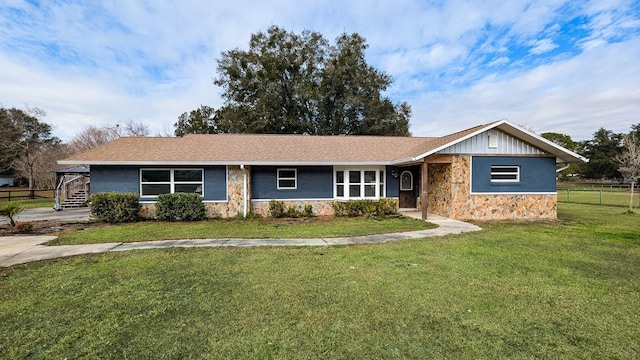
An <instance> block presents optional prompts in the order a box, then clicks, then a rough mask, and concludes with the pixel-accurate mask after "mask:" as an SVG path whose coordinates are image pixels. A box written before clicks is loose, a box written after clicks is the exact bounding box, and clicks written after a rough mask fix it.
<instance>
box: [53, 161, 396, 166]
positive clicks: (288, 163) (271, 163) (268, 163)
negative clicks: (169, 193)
mask: <svg viewBox="0 0 640 360" xmlns="http://www.w3.org/2000/svg"><path fill="white" fill-rule="evenodd" d="M58 164H60V165H104V166H109V165H111V166H196V165H197V166H216V165H232V166H233V165H237V166H239V165H245V166H382V165H393V164H392V161H239V160H233V161H157V160H154V161H150V160H148V161H91V160H59V161H58Z"/></svg>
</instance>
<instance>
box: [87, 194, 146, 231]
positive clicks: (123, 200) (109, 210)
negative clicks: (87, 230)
mask: <svg viewBox="0 0 640 360" xmlns="http://www.w3.org/2000/svg"><path fill="white" fill-rule="evenodd" d="M89 208H90V209H91V216H93V217H94V218H95V219H97V220H99V221H104V222H107V223H110V224H115V223H124V222H134V221H138V219H139V216H140V197H139V196H138V194H134V193H116V192H101V193H97V194H93V195H91V197H90V198H89Z"/></svg>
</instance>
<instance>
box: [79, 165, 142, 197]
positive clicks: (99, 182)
mask: <svg viewBox="0 0 640 360" xmlns="http://www.w3.org/2000/svg"><path fill="white" fill-rule="evenodd" d="M106 191H112V192H129V193H135V194H140V173H139V170H138V167H137V166H99V165H91V193H93V194H96V193H99V192H106Z"/></svg>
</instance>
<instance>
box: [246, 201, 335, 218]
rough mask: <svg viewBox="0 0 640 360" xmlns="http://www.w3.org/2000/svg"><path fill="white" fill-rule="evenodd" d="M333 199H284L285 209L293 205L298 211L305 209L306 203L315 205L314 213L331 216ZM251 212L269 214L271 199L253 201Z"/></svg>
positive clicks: (265, 215)
mask: <svg viewBox="0 0 640 360" xmlns="http://www.w3.org/2000/svg"><path fill="white" fill-rule="evenodd" d="M332 202H333V200H284V201H282V203H284V207H285V209H288V208H289V207H291V206H293V207H295V208H296V209H297V210H298V211H300V212H302V211H304V207H305V206H306V205H311V206H312V207H313V215H316V216H330V215H333V207H332V206H331V203H332ZM251 213H253V214H258V215H261V216H264V217H267V216H269V201H268V200H264V201H256V200H254V201H251Z"/></svg>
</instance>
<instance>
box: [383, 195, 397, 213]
mask: <svg viewBox="0 0 640 360" xmlns="http://www.w3.org/2000/svg"><path fill="white" fill-rule="evenodd" d="M397 213H398V203H397V202H395V201H394V200H391V199H389V198H382V199H380V200H378V215H381V216H382V215H395V214H397Z"/></svg>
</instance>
